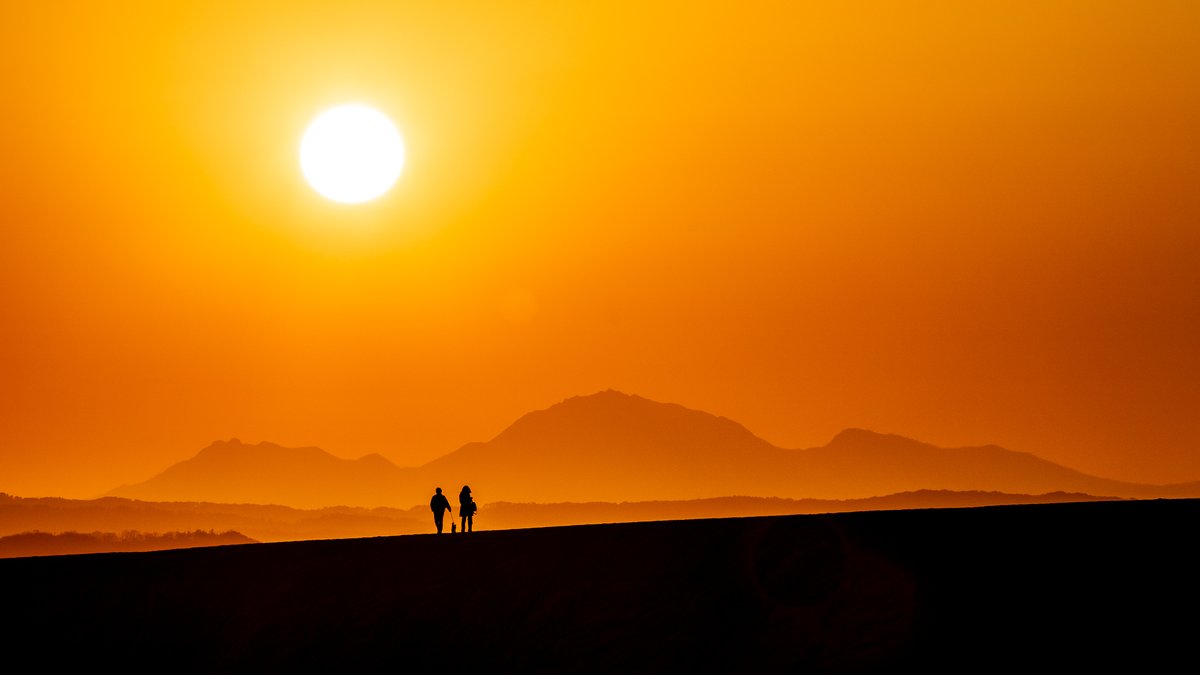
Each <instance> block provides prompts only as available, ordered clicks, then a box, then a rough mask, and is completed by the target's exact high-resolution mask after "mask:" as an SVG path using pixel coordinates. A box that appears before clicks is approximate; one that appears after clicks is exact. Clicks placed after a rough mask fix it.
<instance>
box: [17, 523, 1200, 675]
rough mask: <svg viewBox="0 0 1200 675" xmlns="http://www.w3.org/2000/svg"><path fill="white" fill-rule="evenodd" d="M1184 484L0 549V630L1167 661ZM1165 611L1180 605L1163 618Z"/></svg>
mask: <svg viewBox="0 0 1200 675" xmlns="http://www.w3.org/2000/svg"><path fill="white" fill-rule="evenodd" d="M1198 517H1200V501H1196V500H1180V501H1157V500H1156V501H1133V502H1102V503H1089V504H1056V505H1038V506H1000V507H985V508H977V509H929V510H919V511H890V512H865V513H852V514H836V515H823V516H787V517H760V518H738V519H724V520H693V521H683V522H659V523H639V524H620V525H591V526H577V527H566V528H544V529H536V530H512V531H506V532H479V533H474V534H471V535H456V536H448V535H443V536H436V535H426V536H409V537H386V538H375V539H356V540H339V541H321V542H297V543H286V544H260V545H255V546H233V547H217V548H207V549H188V550H179V551H165V552H159V553H137V554H109V555H98V556H63V557H47V558H25V559H17V560H3V561H0V597H3V598H4V600H5V610H6V612H8V614H9V615H10V616H13V617H18V618H19V620H17V621H13V622H10V624H9V626H8V628H7V629H6V632H5V638H6V639H7V640H8V644H11V645H14V646H19V648H20V649H21V650H23V651H24V652H27V653H31V654H41V655H51V654H52V655H53V657H54V663H55V665H56V667H60V668H80V669H83V668H94V667H95V663H96V659H97V658H98V657H97V655H103V658H104V659H105V660H108V661H110V662H113V663H122V664H131V665H136V664H147V665H144V666H142V667H146V668H155V669H162V668H163V667H164V666H169V668H170V669H171V670H173V671H176V672H214V671H223V672H228V671H237V672H262V671H276V672H278V671H286V672H295V671H304V672H376V671H395V670H402V671H407V672H479V673H492V672H496V673H506V672H553V673H576V672H578V673H615V672H620V673H666V672H719V673H755V674H762V673H793V672H815V673H830V672H832V673H846V672H856V673H863V672H910V671H912V672H955V673H960V672H964V671H967V672H976V671H983V672H1014V671H1015V672H1025V671H1030V670H1032V671H1038V672H1040V671H1049V672H1058V671H1062V672H1085V671H1091V670H1095V671H1096V672H1111V671H1112V670H1113V669H1118V670H1128V671H1131V672H1170V671H1173V670H1178V669H1179V668H1180V667H1182V666H1184V665H1185V664H1187V663H1190V662H1191V660H1192V658H1193V654H1192V650H1193V644H1194V639H1193V638H1194V635H1193V632H1194V627H1193V625H1192V622H1191V621H1190V620H1189V619H1188V618H1187V616H1186V611H1187V610H1188V608H1191V607H1194V606H1195V605H1196V603H1197V601H1200V581H1198V580H1197V577H1196V574H1195V570H1196V569H1197V567H1198V566H1200V550H1198V549H1197V548H1196V547H1195V546H1193V545H1192V541H1191V539H1192V537H1191V531H1192V529H1193V524H1194V523H1195V522H1196V520H1197V518H1198ZM1181 609H1182V611H1183V612H1185V614H1180V610H1181Z"/></svg>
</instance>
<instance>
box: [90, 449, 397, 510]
mask: <svg viewBox="0 0 1200 675" xmlns="http://www.w3.org/2000/svg"><path fill="white" fill-rule="evenodd" d="M410 476H411V472H406V471H404V470H402V469H399V468H397V467H396V466H395V465H394V464H392V463H391V462H389V461H387V460H386V459H384V458H383V457H381V456H379V455H367V456H365V457H362V458H359V459H356V460H347V459H341V458H339V457H334V456H333V455H331V454H329V453H328V452H325V451H324V450H322V449H320V448H285V447H282V446H279V445H275V444H274V443H258V444H257V445H249V444H246V443H242V442H241V441H239V440H237V439H231V440H228V441H217V442H215V443H213V444H212V445H210V446H208V447H207V448H204V449H203V450H201V451H200V452H199V453H198V454H197V455H196V456H195V457H192V458H191V459H187V460H184V461H182V462H179V463H178V464H174V465H172V466H170V467H168V468H167V470H165V471H163V472H162V473H160V474H158V475H157V476H154V477H153V478H151V479H150V480H147V481H145V482H142V483H138V484H136V485H123V486H121V487H119V488H117V489H115V490H112V491H111V492H110V493H109V494H110V495H112V496H114V497H129V498H132V499H142V500H146V501H205V502H225V503H233V504H236V503H256V504H287V505H289V506H295V507H299V508H319V507H322V506H335V505H342V504H345V505H355V506H382V505H387V504H403V505H404V506H411V505H412V502H411V501H409V502H404V501H402V500H398V499H397V490H398V489H399V488H400V486H402V485H405V484H406V483H410V482H411V481H406V480H405V478H406V477H410Z"/></svg>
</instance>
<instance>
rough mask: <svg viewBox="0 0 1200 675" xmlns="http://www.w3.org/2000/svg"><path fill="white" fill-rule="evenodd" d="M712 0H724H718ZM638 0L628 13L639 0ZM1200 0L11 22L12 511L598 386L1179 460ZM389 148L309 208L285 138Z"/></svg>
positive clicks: (109, 9)
mask: <svg viewBox="0 0 1200 675" xmlns="http://www.w3.org/2000/svg"><path fill="white" fill-rule="evenodd" d="M710 5H711V7H713V8H711V9H710V8H708V7H709V6H710ZM648 7H649V9H648ZM1198 26H1200V3H1197V2H1195V1H1194V0H1175V1H1168V0H1136V1H1135V0H1129V1H1126V2H1106V1H1097V0H1079V1H1060V0H1053V1H1047V0H1028V1H1027V0H1018V1H1016V2H995V3H964V2H924V1H923V2H913V1H911V0H896V1H894V2H890V1H880V2H846V1H835V0H829V1H821V2H815V1H814V2H795V1H793V2H780V3H765V2H764V3H757V2H753V3H733V4H727V3H694V2H680V3H666V2H664V3H633V2H630V3H623V2H604V3H523V2H521V3H516V2H511V3H510V2H504V3H500V2H453V3H416V2H413V3H401V2H350V1H345V0H343V1H342V2H338V3H315V2H313V3H310V2H295V1H294V0H292V1H289V2H279V3H266V2H258V3H215V2H195V3H192V2H182V1H181V2H171V3H152V4H145V5H141V4H138V5H133V4H124V3H78V4H77V5H71V4H68V3H34V2H6V3H4V5H3V7H2V8H0V83H2V84H3V87H2V88H0V97H2V99H3V104H2V105H0V148H2V149H3V156H2V163H0V197H2V201H0V208H2V209H3V212H2V213H3V218H2V219H0V490H2V491H6V492H10V493H15V494H20V495H26V496H34V495H61V496H72V497H88V496H93V495H96V494H99V493H101V492H103V491H105V490H107V489H109V488H111V487H114V486H115V485H117V484H120V483H127V482H132V481H136V480H142V479H145V478H147V477H148V476H150V475H152V474H154V473H156V472H157V471H159V470H160V469H162V468H163V467H165V466H166V465H168V464H170V463H172V462H176V461H179V460H181V459H184V458H186V457H189V456H191V455H193V454H194V453H195V452H196V451H198V450H199V449H200V448H202V447H204V446H205V445H207V444H209V443H210V442H211V441H213V440H215V439H218V438H229V437H234V436H236V437H239V438H241V439H242V440H246V441H255V442H257V441H260V440H269V441H272V442H276V443H280V444H284V445H318V446H321V447H323V448H325V449H327V450H329V451H330V452H332V453H334V454H336V455H339V456H342V457H357V456H359V455H363V454H366V453H370V452H378V453H381V454H383V455H384V456H386V457H388V458H389V459H391V460H392V461H394V462H396V463H397V464H401V465H408V464H416V463H421V462H425V461H428V460H430V459H432V458H434V457H436V456H438V455H441V454H444V453H446V452H449V451H450V450H453V449H454V448H456V447H458V446H460V445H462V444H463V443H466V442H468V441H473V440H486V439H488V438H490V437H492V436H494V435H495V434H496V433H498V432H500V431H501V430H502V429H503V428H504V427H505V426H506V425H507V424H509V423H510V422H512V421H513V420H514V419H516V418H517V417H518V416H520V415H521V414H523V413H525V412H528V411H530V410H533V409H538V408H544V407H547V406H549V405H551V404H553V403H555V402H557V401H559V400H561V399H563V398H566V397H569V396H573V395H577V394H586V393H591V392H595V391H597V390H602V389H607V388H614V389H619V390H622V391H626V392H630V393H637V394H640V395H642V396H645V397H647V398H651V399H655V400H660V401H671V402H677V403H681V404H683V405H686V406H688V407H692V408H699V409H702V410H706V411H709V412H712V413H715V414H719V415H724V416H727V417H730V418H732V419H734V420H737V421H739V422H741V423H743V424H745V425H746V426H747V427H748V428H749V429H750V430H751V431H753V432H755V433H757V434H759V435H760V436H762V437H763V438H765V439H767V440H768V441H771V442H772V443H775V444H777V445H780V446H784V447H808V446H813V445H821V444H824V443H825V442H827V441H828V440H829V439H830V437H832V436H833V435H834V434H835V433H836V432H837V431H839V430H841V429H842V428H845V427H851V426H855V427H864V428H869V429H873V430H876V431H881V432H894V433H899V434H903V435H906V436H911V437H914V438H919V439H921V440H925V441H929V442H932V443H936V444H939V445H969V444H985V443H997V444H1000V445H1004V446H1005V447H1008V448H1011V449H1014V450H1022V451H1028V452H1033V453H1035V454H1038V455H1041V456H1043V457H1046V458H1047V459H1050V460H1053V461H1057V462H1060V463H1064V464H1067V465H1069V466H1072V467H1075V468H1078V469H1081V470H1084V471H1088V472H1091V473H1095V474H1099V475H1103V476H1107V477H1113V478H1123V479H1128V480H1137V481H1148V482H1172V481H1182V480H1200V414H1198V413H1200V348H1198V346H1200V40H1197V39H1196V36H1197V27H1198ZM346 102H360V103H366V104H369V105H372V106H374V107H376V108H377V109H379V110H381V111H383V112H384V113H386V114H387V115H388V116H389V117H390V118H391V119H392V120H393V121H394V122H395V124H396V125H397V126H398V127H399V129H400V131H401V133H402V134H403V136H404V140H405V143H406V145H407V153H408V156H407V162H406V165H405V169H404V173H403V174H402V175H401V177H400V179H399V182H398V183H397V184H396V185H395V187H394V188H393V189H392V190H391V191H390V192H388V193H387V194H385V195H384V196H383V197H382V198H380V199H378V200H376V201H373V202H368V203H365V204H360V205H353V206H350V205H344V204H337V203H334V202H331V201H328V200H326V199H324V198H322V197H321V196H320V195H318V194H317V193H316V192H314V191H313V190H312V189H311V188H310V187H309V186H308V185H307V184H306V183H305V181H304V178H303V176H302V175H301V172H300V168H299V163H298V147H299V142H300V137H301V135H302V134H303V133H304V130H305V127H306V125H307V124H308V123H309V122H310V121H311V120H312V119H313V118H314V117H315V116H316V115H317V114H318V113H320V112H321V111H322V110H325V109H327V108H329V107H330V106H334V105H336V104H340V103H346Z"/></svg>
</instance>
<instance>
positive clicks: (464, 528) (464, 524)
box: [458, 516, 467, 532]
mask: <svg viewBox="0 0 1200 675" xmlns="http://www.w3.org/2000/svg"><path fill="white" fill-rule="evenodd" d="M458 531H459V532H466V531H467V517H466V516H463V517H462V525H461V526H460V527H459V528H458Z"/></svg>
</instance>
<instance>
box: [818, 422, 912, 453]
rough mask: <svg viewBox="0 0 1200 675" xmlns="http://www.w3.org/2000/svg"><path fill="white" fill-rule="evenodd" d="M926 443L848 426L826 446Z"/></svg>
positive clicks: (844, 446)
mask: <svg viewBox="0 0 1200 675" xmlns="http://www.w3.org/2000/svg"><path fill="white" fill-rule="evenodd" d="M926 445H927V444H926V443H922V442H920V441H915V440H913V439H911V438H908V437H907V436H900V435H898V434H883V433H879V432H878V431H871V430H870V429H860V428H858V427H850V428H849V429H843V430H841V431H839V432H838V434H837V435H836V436H834V437H833V440H831V441H829V444H828V445H826V446H825V447H827V448H851V447H853V448H861V447H863V446H871V447H880V446H903V447H913V446H926Z"/></svg>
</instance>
